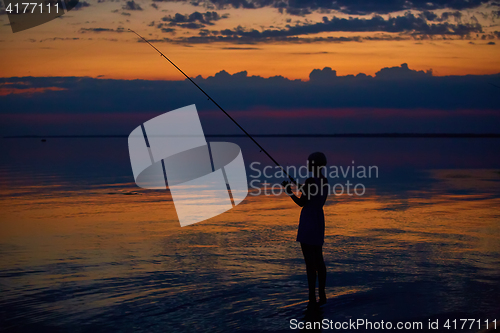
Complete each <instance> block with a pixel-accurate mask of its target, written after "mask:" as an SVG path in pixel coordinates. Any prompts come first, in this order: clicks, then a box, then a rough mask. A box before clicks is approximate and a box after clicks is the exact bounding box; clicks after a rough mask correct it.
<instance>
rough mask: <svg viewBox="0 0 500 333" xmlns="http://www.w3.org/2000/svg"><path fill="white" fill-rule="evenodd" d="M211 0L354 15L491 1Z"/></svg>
mask: <svg viewBox="0 0 500 333" xmlns="http://www.w3.org/2000/svg"><path fill="white" fill-rule="evenodd" d="M210 2H211V3H212V4H213V5H215V6H216V7H217V8H220V9H222V8H228V7H233V8H262V7H274V8H278V9H280V10H281V11H286V12H287V13H288V12H294V11H298V12H299V13H300V12H301V11H323V12H324V11H328V10H337V11H340V12H343V13H347V14H356V15H366V14H373V13H376V14H388V13H393V12H398V11H405V10H420V11H430V10H437V9H452V10H466V9H473V8H477V7H479V6H481V5H484V4H493V3H494V1H492V0H434V1H432V0H431V1H429V0H412V1H407V0H390V1H381V0H355V1H353V0H335V1H332V0H210Z"/></svg>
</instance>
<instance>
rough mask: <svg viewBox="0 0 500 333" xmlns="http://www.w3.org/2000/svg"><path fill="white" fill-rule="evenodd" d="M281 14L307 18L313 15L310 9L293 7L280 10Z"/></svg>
mask: <svg viewBox="0 0 500 333" xmlns="http://www.w3.org/2000/svg"><path fill="white" fill-rule="evenodd" d="M279 12H280V13H282V14H283V13H287V14H289V15H295V16H306V15H308V14H311V13H312V12H311V10H310V9H308V8H293V7H284V8H279Z"/></svg>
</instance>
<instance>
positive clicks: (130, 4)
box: [122, 0, 142, 10]
mask: <svg viewBox="0 0 500 333" xmlns="http://www.w3.org/2000/svg"><path fill="white" fill-rule="evenodd" d="M122 9H124V10H142V8H141V6H139V5H138V4H137V3H136V2H135V1H134V0H131V1H127V2H126V3H125V5H124V6H123V7H122Z"/></svg>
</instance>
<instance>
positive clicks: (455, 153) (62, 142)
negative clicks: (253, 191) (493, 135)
mask: <svg viewBox="0 0 500 333" xmlns="http://www.w3.org/2000/svg"><path fill="white" fill-rule="evenodd" d="M229 140H230V139H228V138H225V139H223V140H217V141H229ZM230 141H232V142H235V143H237V144H239V145H240V146H241V147H242V151H243V156H244V159H245V162H246V164H247V175H248V176H249V177H250V175H251V174H252V171H251V169H250V168H249V165H250V163H252V162H256V161H260V162H261V163H262V164H261V165H262V166H264V165H269V162H268V160H266V157H265V155H263V153H260V152H259V151H258V150H256V149H255V148H254V147H253V146H252V145H251V144H250V143H249V142H248V141H246V140H245V139H244V138H235V139H234V140H230ZM259 141H260V142H261V143H262V144H263V145H264V146H265V147H266V149H268V150H269V151H270V152H273V155H275V158H276V159H277V160H278V161H280V162H281V163H283V164H286V165H297V166H298V165H302V164H304V162H305V158H306V157H307V155H308V154H309V153H310V152H313V151H318V150H319V151H324V152H325V153H326V154H327V157H328V159H329V164H330V165H338V166H341V165H342V166H348V165H352V161H353V160H354V161H355V164H356V165H365V166H370V165H376V166H378V170H379V176H378V178H371V179H363V180H359V179H357V180H356V179H354V181H356V182H360V181H362V182H363V184H365V186H366V189H367V190H366V194H365V195H363V196H361V197H357V196H352V197H350V196H347V195H343V196H331V197H330V199H329V200H328V203H327V206H326V207H325V212H326V216H327V230H326V235H327V236H326V243H325V246H324V255H325V261H326V263H327V269H328V277H327V295H328V298H329V301H328V303H327V304H326V305H325V306H323V307H322V309H321V310H319V311H307V310H306V303H305V301H306V300H307V284H306V277H305V266H304V263H303V259H302V254H301V252H300V247H299V246H298V243H296V242H295V233H296V228H297V221H298V214H299V212H300V211H299V209H298V208H297V207H296V206H294V205H293V203H291V201H290V200H289V199H288V198H287V197H286V196H279V197H273V196H264V195H261V196H248V197H247V199H246V200H245V201H244V202H243V203H242V204H240V205H239V206H237V207H236V208H235V209H233V210H231V211H230V212H227V213H224V214H222V215H220V216H218V217H215V218H212V219H210V220H208V221H205V222H201V223H197V224H195V225H192V226H189V227H185V228H180V227H179V226H178V222H177V218H176V215H175V211H174V210H173V204H172V201H171V198H170V197H169V195H168V193H166V192H161V191H151V190H143V189H139V188H137V187H136V186H135V184H134V183H133V177H132V172H131V168H130V162H129V160H128V151H127V141H126V139H121V138H116V139H109V138H108V139H98V138H97V139H70V138H67V139H48V140H47V142H45V143H42V142H40V140H36V139H3V140H1V141H0V147H1V148H0V149H1V151H0V153H1V155H0V156H1V160H0V161H1V164H0V185H1V190H0V288H1V295H2V296H1V299H0V323H1V324H0V328H1V330H2V331H6V332H96V331H97V332H240V331H241V332H259V331H267V332H285V331H293V330H291V328H290V320H292V319H296V320H298V321H319V320H322V319H328V320H329V321H330V320H332V321H333V322H344V321H349V320H358V319H364V320H370V321H372V322H380V321H382V320H383V321H384V322H387V321H390V322H392V323H394V325H396V323H397V322H400V321H401V322H412V323H414V322H421V323H423V329H415V330H413V331H421V332H424V331H430V330H428V326H427V325H428V322H429V320H430V321H436V320H438V321H439V324H440V326H439V329H438V330H432V331H433V332H436V331H439V332H441V331H442V332H445V331H446V332H449V331H455V330H454V329H446V328H445V327H444V326H443V325H444V323H445V322H446V320H453V319H466V318H467V319H475V320H481V322H480V324H482V325H479V324H474V326H473V327H472V328H470V327H469V325H467V327H466V328H464V329H463V330H460V331H461V332H477V331H479V329H480V326H483V327H484V323H485V320H489V322H491V321H493V320H495V319H497V322H498V321H499V320H500V306H499V305H498V295H500V280H499V275H500V242H499V241H500V210H499V207H500V205H499V204H500V196H499V194H500V191H499V190H500V157H498V151H499V148H500V140H498V139H382V138H378V139H373V138H372V139H369V138H363V139H361V138H350V139H346V138H344V139H339V138H325V139H312V138H309V139H304V138H302V139H297V138H293V139H291V138H288V139H287V138H279V139H276V138H274V139H261V140H259ZM302 161H304V162H302ZM335 181H337V179H335ZM360 330H362V329H360ZM324 331H327V330H324ZM358 331H359V330H358ZM377 331H381V330H377ZM382 331H383V330H382ZM410 331H412V330H410Z"/></svg>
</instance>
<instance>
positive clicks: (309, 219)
mask: <svg viewBox="0 0 500 333" xmlns="http://www.w3.org/2000/svg"><path fill="white" fill-rule="evenodd" d="M307 166H308V171H309V172H311V173H312V177H310V178H308V179H307V180H306V182H305V184H304V185H302V186H299V189H300V192H301V193H302V194H301V196H300V197H297V196H296V195H295V194H294V193H293V192H292V189H291V184H290V182H288V181H284V182H283V183H282V184H281V185H282V186H283V187H284V188H285V191H286V193H287V194H288V195H289V196H290V197H291V198H292V200H293V201H294V202H295V203H296V204H297V205H299V206H300V207H302V211H301V212H300V220H299V228H298V231H297V241H298V242H300V247H301V248H302V254H303V255H304V260H305V263H306V271H307V282H308V286H309V305H308V306H315V305H323V304H325V303H326V293H325V284H326V266H325V261H324V260H323V243H324V238H325V214H324V212H323V206H324V204H325V201H326V198H327V197H328V193H329V187H328V180H327V179H326V177H325V176H324V175H323V172H322V171H323V168H324V167H325V166H326V156H325V154H323V153H320V152H316V153H313V154H311V155H309V157H308V159H307ZM316 273H317V274H316ZM316 276H318V293H319V302H318V303H317V302H316Z"/></svg>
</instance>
